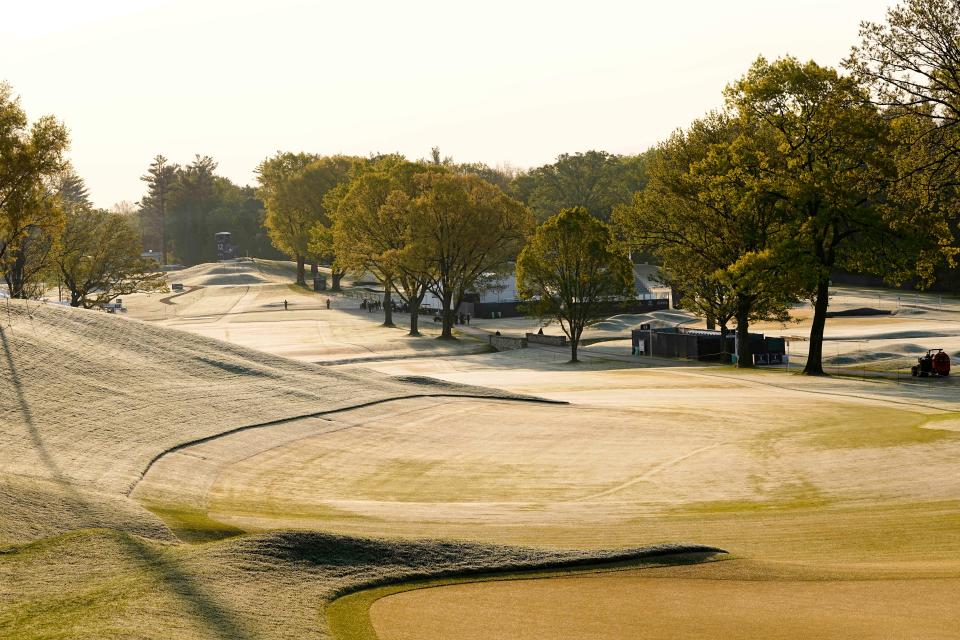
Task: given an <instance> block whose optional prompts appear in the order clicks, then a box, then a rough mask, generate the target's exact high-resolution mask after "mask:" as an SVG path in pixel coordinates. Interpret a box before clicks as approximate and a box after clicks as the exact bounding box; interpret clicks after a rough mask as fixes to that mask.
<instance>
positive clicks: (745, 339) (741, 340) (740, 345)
mask: <svg viewBox="0 0 960 640" xmlns="http://www.w3.org/2000/svg"><path fill="white" fill-rule="evenodd" d="M736 317H737V368H738V369H750V368H752V367H753V354H752V353H751V352H750V320H749V318H750V304H749V303H747V302H741V303H740V304H738V305H737V316H736Z"/></svg>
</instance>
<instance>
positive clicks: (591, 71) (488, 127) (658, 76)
mask: <svg viewBox="0 0 960 640" xmlns="http://www.w3.org/2000/svg"><path fill="white" fill-rule="evenodd" d="M891 1H892V0H889V1H888V0H673V1H670V0H661V1H656V2H646V1H641V0H636V1H634V2H613V1H610V2H605V1H602V0H593V1H588V0H580V1H578V2H562V1H557V0H554V1H552V2H546V1H544V2H540V1H529V2H527V1H523V0H514V1H513V2H500V1H496V0H487V1H485V2H469V3H467V2H456V1H455V0H446V1H445V2H443V1H437V2H432V1H431V2H427V1H419V0H399V1H394V2H386V1H385V2H366V1H356V0H354V1H349V0H340V1H337V2H320V1H316V2H305V1H295V0H270V1H266V0H264V1H262V2H246V1H240V0H233V1H207V0H193V1H179V0H30V1H29V2H26V1H14V0H0V5H2V6H0V16H2V19H0V80H3V79H5V80H7V81H9V82H10V83H11V84H12V85H13V87H14V90H15V91H16V92H17V93H19V94H20V96H21V98H22V103H23V106H24V107H25V108H26V109H27V113H28V114H29V115H30V117H31V118H33V117H36V116H38V115H41V114H46V113H53V114H56V115H57V117H59V118H60V119H62V120H63V121H64V122H65V123H66V124H67V126H68V127H69V128H70V131H71V134H72V141H73V143H72V147H71V157H72V159H73V162H74V165H75V166H76V168H77V170H78V172H79V173H80V175H81V176H83V178H84V179H85V180H86V181H87V185H88V186H89V188H90V191H91V194H92V196H93V198H94V201H95V202H96V203H97V204H98V205H100V206H110V205H112V204H113V203H115V202H117V201H119V200H131V201H136V200H138V199H139V198H140V197H141V195H142V193H143V184H142V183H141V182H140V180H139V177H140V175H142V174H143V173H144V171H145V169H146V167H147V165H148V164H149V162H150V159H151V158H152V157H153V156H154V155H156V154H157V153H163V154H164V155H166V156H167V157H168V158H170V159H171V160H173V161H175V162H181V163H183V162H188V161H189V160H190V159H191V158H192V157H193V155H194V154H195V153H201V154H208V155H211V156H213V157H214V158H215V159H216V160H217V161H218V162H219V163H220V172H221V173H222V174H223V175H226V176H228V177H230V178H231V179H233V180H235V181H237V182H239V183H252V181H253V178H254V176H253V169H254V167H255V166H256V164H257V163H258V162H259V161H260V160H261V159H263V158H264V157H266V156H268V155H270V154H272V153H274V152H275V151H277V150H290V151H312V152H317V153H323V154H329V153H350V154H361V155H366V154H368V153H370V152H375V151H382V152H390V151H399V152H401V153H404V154H406V155H407V156H408V157H411V158H420V157H424V156H426V155H427V154H428V153H429V150H430V147H431V146H434V145H438V146H439V147H440V149H441V151H442V153H443V154H444V155H450V156H453V157H454V158H455V159H456V160H459V161H483V162H486V163H488V164H491V165H496V164H498V163H503V162H507V163H510V164H513V165H517V166H521V167H529V166H536V165H540V164H544V163H547V162H550V161H552V159H553V158H555V157H556V156H557V155H558V154H560V153H563V152H575V151H583V150H587V149H605V150H607V151H611V152H616V153H634V152H639V151H642V150H644V149H646V148H647V147H649V146H650V145H652V144H654V143H656V142H657V141H658V140H660V139H662V138H663V137H665V136H666V135H668V134H669V133H670V131H671V130H673V129H675V128H677V127H682V126H684V125H686V124H687V123H688V122H689V121H690V120H691V119H693V118H696V117H698V116H700V115H702V114H703V113H704V112H705V111H707V110H709V109H711V108H714V107H716V106H719V105H720V103H721V91H722V90H723V87H724V86H725V85H726V84H727V83H728V82H730V81H731V80H734V79H735V78H737V77H738V76H740V75H742V74H743V73H744V72H745V71H746V69H747V67H748V66H749V64H750V63H751V62H752V61H753V60H754V59H755V58H756V57H757V55H759V54H763V55H765V56H767V57H768V58H776V57H778V56H780V55H783V54H787V53H790V54H793V55H795V56H797V57H800V58H803V59H808V58H813V59H815V60H817V61H818V62H820V63H821V64H830V65H835V64H837V63H838V62H839V60H840V59H841V58H842V57H843V56H844V55H846V53H847V52H848V50H849V48H850V46H851V45H852V44H853V43H854V42H855V41H856V40H857V28H858V24H859V21H860V20H862V19H870V20H879V19H882V17H883V15H884V10H885V8H886V6H887V5H888V4H890V2H891Z"/></svg>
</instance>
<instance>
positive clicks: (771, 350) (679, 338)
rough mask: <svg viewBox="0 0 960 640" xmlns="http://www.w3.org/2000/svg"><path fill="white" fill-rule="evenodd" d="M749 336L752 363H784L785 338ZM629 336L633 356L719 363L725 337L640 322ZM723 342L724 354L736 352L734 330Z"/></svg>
mask: <svg viewBox="0 0 960 640" xmlns="http://www.w3.org/2000/svg"><path fill="white" fill-rule="evenodd" d="M749 336H750V353H751V355H752V356H753V363H754V364H757V365H764V364H784V363H785V362H786V361H787V359H786V358H787V356H786V341H785V340H784V339H783V338H767V337H765V336H764V335H763V334H762V333H751V334H749ZM630 339H631V342H632V344H633V353H634V355H641V356H657V357H660V358H682V359H685V360H700V361H703V362H711V361H713V362H719V361H720V356H721V354H722V353H723V351H724V350H723V349H722V345H723V342H722V341H723V340H724V337H723V336H721V334H720V332H719V331H711V330H709V329H687V328H684V327H663V328H660V329H653V328H651V326H650V325H640V328H639V329H634V330H633V331H631V333H630ZM726 342H727V345H726V353H728V354H731V355H733V354H735V353H736V351H737V336H736V333H735V332H734V331H729V332H727V335H726Z"/></svg>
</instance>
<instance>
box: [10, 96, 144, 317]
mask: <svg viewBox="0 0 960 640" xmlns="http://www.w3.org/2000/svg"><path fill="white" fill-rule="evenodd" d="M68 147H69V135H68V132H67V129H66V127H65V126H64V125H63V124H62V123H61V122H59V121H57V120H56V118H54V117H53V116H43V117H41V118H38V119H37V120H36V121H34V122H33V123H30V122H29V119H28V117H27V114H26V113H25V112H24V110H23V108H22V107H21V106H20V101H19V99H18V98H17V97H16V96H15V95H14V94H13V89H12V87H11V86H10V85H9V84H6V83H0V273H2V274H3V279H4V282H5V284H6V286H7V291H8V293H9V295H10V296H11V297H13V298H35V297H41V296H43V295H44V294H45V293H46V291H47V290H48V289H49V288H50V287H51V286H52V284H53V283H54V282H56V283H57V286H60V287H62V288H65V289H66V290H67V292H68V294H69V301H70V304H71V305H72V306H75V307H78V306H82V307H87V308H89V307H93V306H98V305H102V304H105V303H107V302H110V301H111V300H113V299H114V298H116V297H117V296H120V295H124V294H126V293H132V292H134V291H141V290H149V289H152V288H154V287H156V286H160V285H161V283H162V275H161V274H158V273H156V272H155V270H154V269H153V268H152V265H150V264H149V263H147V262H146V261H144V260H143V259H142V258H141V255H140V254H141V249H140V239H139V237H138V234H137V232H136V230H135V229H134V227H133V226H132V225H131V224H130V220H129V218H128V216H125V215H123V214H122V213H118V212H115V211H106V210H103V209H97V208H95V207H93V205H92V204H91V202H90V198H89V194H88V193H87V189H86V186H85V185H84V182H83V180H82V179H81V178H80V177H79V176H78V175H77V174H76V173H75V172H74V170H73V169H72V167H71V166H70V163H69V162H68V160H67V158H66V152H67V150H68Z"/></svg>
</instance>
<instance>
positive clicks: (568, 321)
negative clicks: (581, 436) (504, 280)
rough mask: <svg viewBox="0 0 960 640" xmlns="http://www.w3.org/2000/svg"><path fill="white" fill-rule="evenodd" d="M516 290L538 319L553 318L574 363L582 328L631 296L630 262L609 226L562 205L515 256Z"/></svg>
mask: <svg viewBox="0 0 960 640" xmlns="http://www.w3.org/2000/svg"><path fill="white" fill-rule="evenodd" d="M517 292H518V294H519V296H520V298H521V299H523V300H526V305H527V306H528V308H529V309H530V310H532V311H534V312H535V313H536V314H537V315H540V316H541V317H551V318H555V319H556V320H557V321H558V322H559V323H560V327H561V329H563V332H564V333H565V334H566V335H567V337H568V338H569V339H570V361H571V362H577V348H578V346H579V344H580V337H581V335H582V334H583V330H584V329H585V328H586V327H587V325H589V324H590V323H591V322H593V321H595V320H597V319H599V318H600V317H601V316H602V315H603V312H604V311H609V308H610V303H611V302H615V301H618V300H621V299H625V298H631V297H633V293H634V289H633V263H632V262H631V261H630V259H629V258H628V257H627V254H626V252H625V251H624V250H623V249H622V248H621V247H620V246H619V245H618V243H617V242H616V239H615V237H614V234H613V232H612V231H611V229H610V227H609V226H608V225H607V224H605V223H604V222H602V221H600V220H597V219H596V218H595V217H593V216H591V215H590V214H589V213H588V212H587V210H586V209H584V208H583V207H576V208H573V209H564V210H563V211H561V212H560V213H558V214H557V215H555V216H552V217H550V218H548V219H547V220H546V221H545V222H544V223H543V224H541V225H540V226H539V227H537V230H536V232H535V233H534V234H533V237H532V238H531V239H530V241H529V242H528V243H527V245H526V246H525V247H524V248H523V250H522V251H521V252H520V257H519V258H518V259H517Z"/></svg>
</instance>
